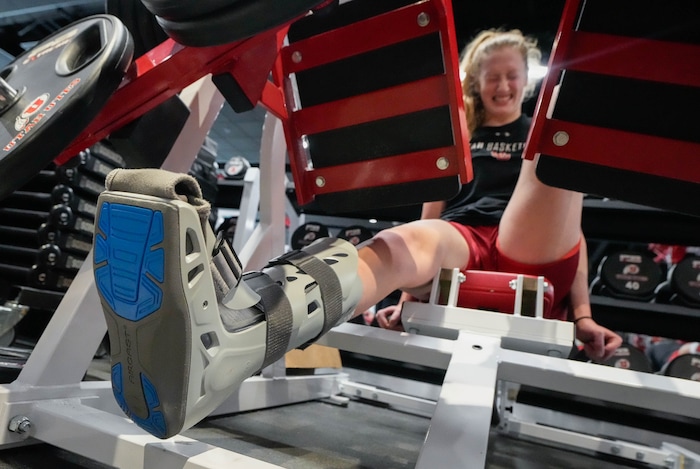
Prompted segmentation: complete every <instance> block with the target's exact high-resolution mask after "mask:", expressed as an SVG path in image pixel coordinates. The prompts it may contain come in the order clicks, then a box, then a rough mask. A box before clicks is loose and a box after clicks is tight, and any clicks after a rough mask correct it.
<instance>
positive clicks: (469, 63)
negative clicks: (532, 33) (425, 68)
mask: <svg viewBox="0 0 700 469" xmlns="http://www.w3.org/2000/svg"><path fill="white" fill-rule="evenodd" d="M502 47H513V48H515V49H517V50H518V51H519V52H520V53H521V54H522V57H523V60H524V61H525V70H526V71H527V70H528V69H529V67H530V65H538V64H539V63H540V60H541V59H542V52H541V51H540V49H539V48H538V47H537V41H536V40H535V39H533V38H531V37H528V36H525V35H524V34H523V33H522V32H521V31H520V30H518V29H511V30H509V31H504V30H499V29H488V30H485V31H481V32H480V33H479V34H477V35H476V37H475V38H474V39H472V40H471V42H470V43H469V44H467V46H466V47H465V48H464V50H463V52H462V58H461V59H460V62H459V71H460V78H461V80H462V97H463V98H464V109H465V112H466V116H467V125H468V127H469V133H470V134H471V133H473V132H474V129H476V128H477V127H480V126H481V125H482V124H483V122H484V118H485V109H484V104H483V103H482V102H481V96H480V95H479V89H478V86H477V85H478V80H479V78H478V77H479V72H480V70H481V64H482V62H483V61H484V57H486V56H487V55H488V54H490V53H491V52H493V51H494V50H497V49H500V48H502ZM534 91H535V83H534V82H530V81H529V80H528V84H527V85H526V86H525V91H524V96H525V97H526V98H527V97H530V96H532V95H533V94H534Z"/></svg>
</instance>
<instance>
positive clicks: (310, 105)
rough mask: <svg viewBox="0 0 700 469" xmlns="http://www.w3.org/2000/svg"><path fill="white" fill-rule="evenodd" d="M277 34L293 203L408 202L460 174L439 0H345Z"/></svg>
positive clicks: (459, 126) (465, 177)
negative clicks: (281, 38)
mask: <svg viewBox="0 0 700 469" xmlns="http://www.w3.org/2000/svg"><path fill="white" fill-rule="evenodd" d="M288 39H289V45H287V46H285V47H283V48H282V50H281V52H280V58H279V62H278V68H277V72H278V73H279V75H278V76H277V78H276V79H277V80H278V81H279V82H280V83H279V84H280V86H281V88H282V90H283V94H284V100H285V104H286V107H287V116H286V118H285V119H283V123H284V129H285V135H286V139H287V148H288V152H289V159H290V165H291V169H292V173H293V177H294V183H295V189H296V192H297V198H298V201H299V203H300V205H302V206H304V205H307V204H309V203H311V202H315V203H317V204H318V205H319V206H320V207H321V208H322V209H323V210H326V211H328V212H331V213H333V212H348V211H354V210H357V209H361V208H368V207H369V208H373V207H392V206H399V205H410V204H416V203H420V202H424V201H429V200H444V199H447V198H450V197H452V196H453V195H455V194H456V193H457V192H458V191H459V188H460V184H461V183H463V182H467V181H470V180H471V160H470V154H469V146H468V136H467V130H466V122H465V118H464V106H463V102H462V97H461V96H462V94H461V88H460V83H459V74H458V57H459V53H458V50H457V45H456V39H455V31H454V26H453V18H452V7H451V3H450V1H449V0H426V1H420V2H415V0H383V1H381V2H377V1H376V0H354V1H351V2H347V3H343V4H340V5H339V6H337V7H336V8H335V10H334V11H331V12H327V13H325V14H322V15H310V16H308V17H306V18H304V19H302V20H300V21H298V22H296V23H295V24H293V25H292V27H291V28H290V30H289V33H288Z"/></svg>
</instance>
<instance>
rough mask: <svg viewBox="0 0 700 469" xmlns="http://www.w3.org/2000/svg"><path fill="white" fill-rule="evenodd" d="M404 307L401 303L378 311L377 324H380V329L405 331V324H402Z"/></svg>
mask: <svg viewBox="0 0 700 469" xmlns="http://www.w3.org/2000/svg"><path fill="white" fill-rule="evenodd" d="M402 306H403V303H399V304H397V305H392V306H387V307H386V308H382V309H380V310H379V311H377V324H379V327H381V328H383V329H391V330H393V331H403V324H401V307H402Z"/></svg>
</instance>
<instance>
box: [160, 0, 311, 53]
mask: <svg viewBox="0 0 700 469" xmlns="http://www.w3.org/2000/svg"><path fill="white" fill-rule="evenodd" d="M323 1H324V0H285V1H283V2H281V1H279V0H239V1H238V2H236V3H235V4H233V5H229V6H227V7H226V8H223V9H220V10H216V11H213V12H211V13H208V14H206V15H203V16H200V17H197V18H193V19H189V20H183V21H171V20H168V19H166V18H163V17H160V16H158V23H159V24H160V26H161V27H162V28H163V30H164V31H165V32H166V33H167V34H168V36H170V37H171V38H173V39H174V40H175V41H177V42H179V43H180V44H184V45H186V46H193V47H207V46H218V45H222V44H228V43H230V42H235V41H239V40H241V39H247V38H249V37H252V36H254V35H256V34H257V33H261V32H263V31H267V30H270V29H272V28H274V27H276V26H281V25H283V24H285V23H287V22H289V21H292V20H293V19H295V18H297V17H299V16H301V15H303V14H304V13H305V12H307V11H309V10H311V9H312V8H314V7H316V6H318V5H319V4H321V3H323Z"/></svg>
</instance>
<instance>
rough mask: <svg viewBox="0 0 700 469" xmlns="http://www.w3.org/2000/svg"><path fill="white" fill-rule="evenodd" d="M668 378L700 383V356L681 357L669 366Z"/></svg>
mask: <svg viewBox="0 0 700 469" xmlns="http://www.w3.org/2000/svg"><path fill="white" fill-rule="evenodd" d="M665 374H666V376H673V377H675V378H685V379H690V380H693V381H700V355H696V354H685V355H679V356H677V357H676V358H674V359H673V360H672V361H671V363H669V364H668V367H666V371H665Z"/></svg>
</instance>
